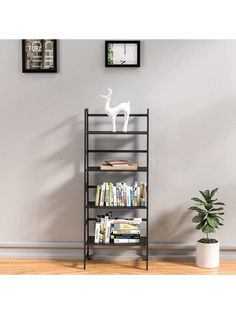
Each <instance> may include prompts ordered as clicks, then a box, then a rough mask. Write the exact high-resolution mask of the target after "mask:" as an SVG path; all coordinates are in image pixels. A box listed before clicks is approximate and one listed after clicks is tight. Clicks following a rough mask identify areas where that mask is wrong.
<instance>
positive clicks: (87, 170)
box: [84, 108, 149, 270]
mask: <svg viewBox="0 0 236 314" xmlns="http://www.w3.org/2000/svg"><path fill="white" fill-rule="evenodd" d="M91 117H104V118H108V117H107V115H106V114H91V113H89V110H88V108H86V109H85V110H84V269H86V264H87V261H88V260H89V258H90V254H89V249H90V247H91V248H92V247H94V246H96V247H103V246H106V247H112V248H115V247H123V246H125V247H133V246H135V247H141V248H143V249H144V252H145V255H144V259H145V261H146V270H148V254H149V250H148V243H149V239H148V220H149V217H148V216H149V205H148V204H149V201H148V200H149V109H147V112H146V113H142V114H130V117H134V118H135V119H136V118H137V119H138V118H144V119H146V130H141V131H128V132H126V133H124V132H119V131H118V132H111V131H93V130H90V127H89V125H90V123H89V122H90V118H91ZM118 117H123V115H118ZM108 119H109V118H108ZM99 135H109V136H110V135H112V136H114V141H115V139H116V138H117V137H118V136H120V137H124V138H125V137H126V136H127V135H133V137H135V136H144V137H145V138H146V149H117V150H116V149H109V147H108V148H107V149H90V145H89V143H90V137H91V136H99ZM99 153H103V154H104V153H107V154H109V153H115V154H116V153H119V154H120V155H122V154H123V153H124V154H129V153H131V154H145V155H146V158H145V160H146V165H145V166H142V167H141V166H139V167H138V168H137V170H120V169H119V170H117V169H116V170H111V169H109V170H101V169H100V166H91V165H90V156H91V154H93V155H94V154H99ZM96 172H98V173H100V172H104V173H107V172H112V173H113V174H114V173H122V172H124V173H130V175H132V172H135V173H137V172H143V173H145V175H146V183H147V203H146V206H129V207H123V206H99V207H98V206H95V201H94V200H91V193H90V191H91V190H92V189H93V190H95V189H96V185H93V184H90V175H91V174H92V173H96ZM107 180H108V179H107ZM108 181H109V180H108ZM91 209H95V210H96V211H98V212H100V211H106V210H119V211H120V217H122V218H127V217H125V213H126V212H127V210H130V209H132V210H135V209H143V210H144V213H145V214H144V216H145V217H142V223H146V229H145V235H144V236H141V237H140V241H139V243H94V236H93V235H91V234H90V232H91V233H92V232H93V233H94V230H93V229H91V228H90V223H91V222H94V221H96V218H95V217H92V215H91V213H90V210H91Z"/></svg>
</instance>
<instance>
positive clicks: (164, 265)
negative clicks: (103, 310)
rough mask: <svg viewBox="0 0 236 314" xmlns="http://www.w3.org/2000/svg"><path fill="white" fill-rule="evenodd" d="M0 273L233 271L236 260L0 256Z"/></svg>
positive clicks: (85, 273)
mask: <svg viewBox="0 0 236 314" xmlns="http://www.w3.org/2000/svg"><path fill="white" fill-rule="evenodd" d="M0 274H1V275H3V274H5V275H15V274H16V275H129V274H130V275H218V274H221V275H230V274H234V275H236V261H234V262H233V261H222V262H221V265H220V267H219V268H216V269H203V268H198V267H196V266H195V265H194V262H189V261H182V260H181V261H173V260H172V261H156V260H155V261H154V260H151V261H150V262H149V270H148V271H146V270H145V264H144V262H143V261H107V262H105V261H89V262H88V265H87V269H86V270H84V269H83V264H82V261H68V260H67V261H66V260H0Z"/></svg>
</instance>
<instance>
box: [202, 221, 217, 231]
mask: <svg viewBox="0 0 236 314" xmlns="http://www.w3.org/2000/svg"><path fill="white" fill-rule="evenodd" d="M202 232H204V233H213V232H215V228H213V227H212V226H210V225H209V224H208V223H207V224H206V225H205V226H204V227H203V229H202Z"/></svg>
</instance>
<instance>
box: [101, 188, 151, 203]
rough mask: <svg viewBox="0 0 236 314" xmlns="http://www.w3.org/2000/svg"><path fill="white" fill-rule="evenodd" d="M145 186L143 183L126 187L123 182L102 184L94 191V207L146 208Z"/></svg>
mask: <svg viewBox="0 0 236 314" xmlns="http://www.w3.org/2000/svg"><path fill="white" fill-rule="evenodd" d="M146 205H147V185H146V183H144V182H141V183H140V184H138V182H135V183H134V185H128V184H126V183H123V182H117V183H116V184H113V183H112V182H103V184H98V185H97V189H96V198H95V206H98V207H101V206H124V207H125V206H126V207H129V206H146Z"/></svg>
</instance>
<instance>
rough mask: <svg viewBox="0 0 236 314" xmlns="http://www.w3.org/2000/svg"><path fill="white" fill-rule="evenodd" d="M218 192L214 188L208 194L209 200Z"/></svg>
mask: <svg viewBox="0 0 236 314" xmlns="http://www.w3.org/2000/svg"><path fill="white" fill-rule="evenodd" d="M218 190H219V188H215V189H214V190H212V191H211V194H210V198H212V197H213V196H214V195H215V193H216V192H217V191H218Z"/></svg>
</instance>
